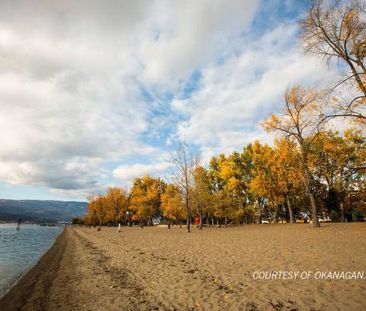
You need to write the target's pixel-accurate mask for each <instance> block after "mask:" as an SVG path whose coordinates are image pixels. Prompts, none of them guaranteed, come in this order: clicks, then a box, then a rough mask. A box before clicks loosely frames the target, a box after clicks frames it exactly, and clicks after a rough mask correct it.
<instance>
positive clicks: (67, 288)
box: [0, 223, 366, 311]
mask: <svg viewBox="0 0 366 311" xmlns="http://www.w3.org/2000/svg"><path fill="white" fill-rule="evenodd" d="M365 247H366V225H365V224H363V223H355V224H324V225H323V226H322V227H321V228H320V229H313V228H312V227H311V226H310V225H304V224H297V225H286V224H284V225H280V224H278V225H248V226H242V227H232V228H216V227H215V228H205V229H204V230H202V231H200V230H198V229H196V228H194V230H193V232H192V233H190V234H188V233H186V231H185V229H184V228H179V227H173V228H172V229H171V230H168V229H167V228H159V227H150V228H144V229H140V228H137V227H133V228H129V227H124V228H122V230H121V232H120V233H117V229H116V228H107V227H105V228H102V230H101V231H99V232H98V231H97V230H96V229H95V228H91V229H89V228H82V227H80V228H66V229H65V231H64V232H63V233H62V234H61V235H60V236H59V237H58V238H57V240H56V242H55V244H54V246H53V247H52V248H51V249H50V250H49V251H48V252H47V253H46V254H45V255H44V256H43V257H42V258H41V260H40V261H39V263H38V264H37V265H36V266H35V267H34V268H33V269H31V270H30V271H29V272H28V273H27V274H26V275H25V276H24V277H23V278H22V279H21V280H20V281H19V282H18V283H17V284H16V285H15V286H14V287H13V288H12V290H11V291H10V292H9V293H8V294H7V295H6V296H5V297H3V299H2V300H1V301H0V309H1V310H2V311H8V310H365V308H366V296H365V293H366V275H365V277H364V278H363V279H362V278H360V274H359V275H358V276H357V277H356V276H355V275H354V274H352V273H353V272H360V273H361V272H363V271H366V256H365V255H366V251H365ZM330 272H332V274H330ZM333 272H337V273H338V272H343V274H339V273H338V274H334V273H333ZM345 272H348V274H344V273H345ZM296 273H298V274H296ZM306 273H308V275H307V274H306ZM301 274H303V276H302V277H301ZM296 275H297V276H296ZM342 275H343V277H342ZM295 276H296V277H295Z"/></svg>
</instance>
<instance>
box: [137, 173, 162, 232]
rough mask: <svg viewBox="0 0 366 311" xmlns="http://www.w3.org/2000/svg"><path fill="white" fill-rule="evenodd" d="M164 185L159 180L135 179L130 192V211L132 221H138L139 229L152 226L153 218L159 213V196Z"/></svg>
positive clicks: (148, 177) (149, 177)
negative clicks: (148, 225) (146, 225)
mask: <svg viewBox="0 0 366 311" xmlns="http://www.w3.org/2000/svg"><path fill="white" fill-rule="evenodd" d="M165 187H166V184H165V183H164V182H163V181H162V180H161V179H160V178H154V177H151V176H144V177H142V178H139V177H136V178H135V179H134V181H133V185H132V188H131V192H130V209H131V211H132V212H133V214H132V219H134V220H136V221H139V222H140V225H141V228H143V226H144V225H145V224H150V225H151V224H152V219H153V217H154V216H158V215H159V212H160V204H161V195H162V194H163V193H164V190H165Z"/></svg>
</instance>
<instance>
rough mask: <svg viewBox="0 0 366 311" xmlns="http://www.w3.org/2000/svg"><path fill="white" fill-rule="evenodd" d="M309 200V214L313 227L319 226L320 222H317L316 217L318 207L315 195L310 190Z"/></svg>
mask: <svg viewBox="0 0 366 311" xmlns="http://www.w3.org/2000/svg"><path fill="white" fill-rule="evenodd" d="M310 202H311V214H312V218H313V227H314V228H319V227H320V223H319V219H318V208H317V206H316V202H315V197H314V194H313V193H312V192H310Z"/></svg>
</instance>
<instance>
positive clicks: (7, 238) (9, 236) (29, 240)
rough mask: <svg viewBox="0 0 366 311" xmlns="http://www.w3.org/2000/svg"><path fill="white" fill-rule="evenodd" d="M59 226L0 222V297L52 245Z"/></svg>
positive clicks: (58, 231) (60, 229) (59, 230)
mask: <svg viewBox="0 0 366 311" xmlns="http://www.w3.org/2000/svg"><path fill="white" fill-rule="evenodd" d="M62 229H63V228H61V227H42V226H39V225H25V224H24V225H21V227H20V230H16V224H0V297H1V296H3V295H4V294H5V292H6V291H7V289H9V287H10V286H11V284H12V283H13V282H14V281H15V280H16V279H18V278H19V277H20V276H21V275H22V274H23V273H24V272H25V271H27V270H28V269H29V268H30V267H31V266H33V265H34V264H35V263H36V262H37V261H38V260H39V258H40V257H41V256H42V255H43V254H44V253H45V252H46V251H47V250H48V249H49V248H50V247H51V246H52V245H53V243H54V241H55V239H56V237H57V236H58V235H59V234H60V233H61V232H62Z"/></svg>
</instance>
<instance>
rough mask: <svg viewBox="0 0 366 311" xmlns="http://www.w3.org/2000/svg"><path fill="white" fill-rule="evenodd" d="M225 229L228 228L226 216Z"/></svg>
mask: <svg viewBox="0 0 366 311" xmlns="http://www.w3.org/2000/svg"><path fill="white" fill-rule="evenodd" d="M225 228H227V217H226V216H225Z"/></svg>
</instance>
